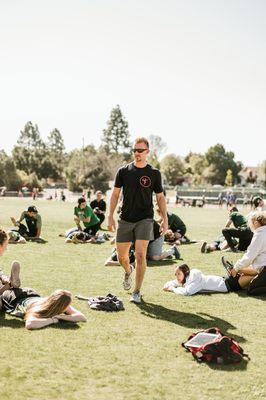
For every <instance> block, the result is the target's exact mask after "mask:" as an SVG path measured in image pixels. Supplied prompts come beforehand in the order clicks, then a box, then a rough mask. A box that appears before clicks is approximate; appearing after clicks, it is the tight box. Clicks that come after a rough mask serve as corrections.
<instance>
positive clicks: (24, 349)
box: [0, 199, 266, 400]
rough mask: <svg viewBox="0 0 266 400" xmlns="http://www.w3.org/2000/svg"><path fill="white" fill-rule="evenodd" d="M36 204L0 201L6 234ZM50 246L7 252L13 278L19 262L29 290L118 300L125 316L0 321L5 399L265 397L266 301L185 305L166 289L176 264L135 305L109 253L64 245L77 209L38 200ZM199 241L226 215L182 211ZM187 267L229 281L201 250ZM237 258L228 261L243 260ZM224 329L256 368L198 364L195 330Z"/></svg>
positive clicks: (234, 298)
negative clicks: (29, 325)
mask: <svg viewBox="0 0 266 400" xmlns="http://www.w3.org/2000/svg"><path fill="white" fill-rule="evenodd" d="M28 205H29V202H27V201H26V200H24V199H12V200H10V199H2V200H0V209H1V213H0V224H1V227H3V228H8V227H9V226H10V224H9V217H10V216H12V215H13V216H15V217H17V216H18V215H19V214H20V212H21V211H22V210H23V208H25V207H26V206H28ZM36 205H37V207H38V209H39V210H40V213H41V215H42V217H43V237H44V238H45V239H47V240H48V243H47V244H44V245H41V244H36V243H28V244H26V245H9V248H8V251H7V252H6V253H5V254H4V256H3V257H2V258H1V260H0V262H1V267H2V269H4V270H5V271H6V272H7V271H8V270H9V267H10V263H11V261H12V260H14V259H17V260H19V261H20V262H21V264H22V278H23V279H22V283H23V285H24V286H30V287H34V288H35V289H37V290H38V291H39V292H40V293H41V294H49V293H50V292H51V291H53V290H54V289H57V288H64V289H69V290H71V291H72V293H73V294H78V293H80V294H83V295H99V294H107V293H108V292H112V293H114V294H116V295H118V296H120V297H121V298H122V299H123V301H124V304H125V311H124V312H119V313H104V312H97V311H92V310H90V309H89V307H88V306H87V304H86V302H82V301H78V300H75V301H74V306H76V307H77V308H79V309H80V310H82V312H84V314H85V315H86V316H87V317H88V322H87V323H86V324H80V325H79V326H74V325H70V324H66V323H65V324H60V325H59V326H56V325H54V326H52V327H48V328H45V329H43V330H39V331H27V330H26V329H25V328H24V322H23V321H21V320H19V319H14V318H11V317H9V316H6V317H5V316H4V315H3V314H0V323H1V345H0V352H1V359H2V362H1V367H0V368H1V372H0V374H1V380H0V393H1V398H2V399H5V400H8V399H12V400H17V399H18V400H24V399H27V400H28V399H38V400H42V399H45V400H48V399H69V400H72V399H78V400H83V399H84V400H85V399H94V400H98V399H108V400H112V399H130V400H131V399H132V400H138V399H167V400H168V399H183V398H184V399H190V400H194V399H202V400H204V399H212V398H216V399H227V398H232V399H234V400H238V399H239V400H240V399H241V400H242V399H243V398H245V399H265V377H264V375H263V374H262V372H263V370H264V367H265V363H266V355H265V332H266V322H265V303H264V301H263V299H262V298H260V299H259V298H248V297H246V296H245V294H242V295H238V294H234V293H232V294H212V295H196V296H193V297H190V298H188V297H180V296H177V295H174V294H173V293H165V292H163V291H162V286H163V284H164V283H165V282H166V281H167V280H169V279H171V278H172V277H173V270H174V266H175V265H176V264H175V262H174V261H173V262H169V261H168V262H165V263H164V262H161V263H160V264H159V265H158V264H157V265H153V266H150V267H148V268H147V272H146V276H145V281H144V286H143V299H144V301H143V303H142V304H141V305H140V306H136V305H134V304H131V303H129V301H128V300H129V294H128V293H125V292H124V291H123V289H122V285H121V283H122V269H121V268H119V267H104V266H103V265H104V260H105V259H106V258H107V257H108V256H109V254H110V251H111V246H110V244H109V243H105V244H102V245H93V244H88V245H72V244H65V243H64V239H62V238H60V237H58V234H59V233H60V232H64V231H65V229H67V228H69V227H71V226H73V220H72V210H73V204H68V203H66V204H62V203H56V202H48V201H42V200H38V201H37V202H36ZM177 211H178V214H179V215H180V216H181V217H182V218H183V219H184V221H185V222H186V224H187V226H188V236H189V237H190V238H192V239H205V238H206V239H212V238H215V237H216V236H217V235H218V233H219V230H220V229H221V227H222V226H223V224H224V222H225V219H226V211H225V210H217V209H189V208H178V209H177ZM181 253H182V257H183V258H184V260H185V261H186V262H187V263H188V264H189V265H190V266H194V267H197V268H200V269H201V270H202V271H204V272H206V273H214V274H223V272H224V271H223V267H222V266H221V264H220V256H221V255H220V253H219V252H216V253H213V254H201V253H200V250H199V245H197V244H194V245H185V246H182V247H181ZM237 256H238V255H237V254H233V255H231V253H230V259H231V260H236V259H237ZM212 326H217V327H219V328H220V329H222V330H223V331H224V332H225V333H227V334H229V335H231V336H232V337H234V338H236V339H237V340H239V341H240V342H241V345H242V346H243V347H244V350H245V351H246V352H247V353H249V355H250V357H251V360H250V362H249V363H247V364H246V363H244V362H243V363H241V364H239V365H235V366H226V367H225V366H210V365H207V364H198V363H197V362H196V361H194V359H193V357H192V356H191V354H189V353H186V352H185V351H184V349H183V348H182V347H181V342H182V341H184V340H185V339H186V338H187V337H188V336H189V334H190V333H191V332H193V331H195V330H198V329H202V328H203V329H204V328H208V327H212Z"/></svg>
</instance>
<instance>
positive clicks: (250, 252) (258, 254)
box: [234, 225, 266, 272]
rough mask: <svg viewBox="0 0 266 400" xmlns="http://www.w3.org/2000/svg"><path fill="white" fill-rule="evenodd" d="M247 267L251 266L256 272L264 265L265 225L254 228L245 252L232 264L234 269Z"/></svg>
mask: <svg viewBox="0 0 266 400" xmlns="http://www.w3.org/2000/svg"><path fill="white" fill-rule="evenodd" d="M247 267H252V268H254V269H256V270H257V271H258V272H260V270H261V269H262V267H266V225H265V226H260V227H259V228H257V229H255V231H254V235H253V238H252V240H251V243H250V245H249V246H248V248H247V252H246V253H245V254H244V255H243V257H242V258H240V260H238V261H237V262H236V263H235V265H234V269H235V270H236V271H239V270H240V269H242V268H247Z"/></svg>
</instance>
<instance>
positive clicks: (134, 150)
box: [132, 149, 148, 153]
mask: <svg viewBox="0 0 266 400" xmlns="http://www.w3.org/2000/svg"><path fill="white" fill-rule="evenodd" d="M146 150H148V149H132V151H133V153H144V151H146Z"/></svg>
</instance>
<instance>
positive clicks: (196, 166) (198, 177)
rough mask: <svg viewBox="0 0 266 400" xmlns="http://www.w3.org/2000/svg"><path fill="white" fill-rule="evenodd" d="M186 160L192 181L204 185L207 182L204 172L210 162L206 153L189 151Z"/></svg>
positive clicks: (187, 170)
mask: <svg viewBox="0 0 266 400" xmlns="http://www.w3.org/2000/svg"><path fill="white" fill-rule="evenodd" d="M185 161H186V172H187V173H189V174H191V176H192V183H193V184H194V185H203V184H204V183H205V177H204V175H203V172H204V171H205V170H206V168H207V166H208V163H207V160H206V157H205V156H204V154H199V153H191V152H190V153H189V154H188V155H187V156H186V157H185Z"/></svg>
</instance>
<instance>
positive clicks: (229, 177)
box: [224, 169, 234, 186]
mask: <svg viewBox="0 0 266 400" xmlns="http://www.w3.org/2000/svg"><path fill="white" fill-rule="evenodd" d="M233 183H234V180H233V173H232V171H231V169H228V170H227V172H226V177H225V182H224V184H225V186H233Z"/></svg>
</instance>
